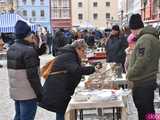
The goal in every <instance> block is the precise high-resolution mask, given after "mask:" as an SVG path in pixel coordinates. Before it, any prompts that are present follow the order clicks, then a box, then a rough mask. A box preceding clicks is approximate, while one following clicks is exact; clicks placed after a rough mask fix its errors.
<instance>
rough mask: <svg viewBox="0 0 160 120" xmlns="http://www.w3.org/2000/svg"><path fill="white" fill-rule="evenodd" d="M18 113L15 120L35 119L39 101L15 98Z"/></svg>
mask: <svg viewBox="0 0 160 120" xmlns="http://www.w3.org/2000/svg"><path fill="white" fill-rule="evenodd" d="M15 110H16V115H15V117H14V120H34V118H35V114H36V110H37V101H36V99H31V100H15Z"/></svg>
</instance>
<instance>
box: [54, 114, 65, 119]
mask: <svg viewBox="0 0 160 120" xmlns="http://www.w3.org/2000/svg"><path fill="white" fill-rule="evenodd" d="M64 114H65V113H64V112H56V120H64Z"/></svg>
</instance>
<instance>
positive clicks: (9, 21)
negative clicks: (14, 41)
mask: <svg viewBox="0 0 160 120" xmlns="http://www.w3.org/2000/svg"><path fill="white" fill-rule="evenodd" d="M18 20H22V21H25V22H26V23H27V24H28V25H29V26H30V27H31V29H32V31H36V29H37V26H36V25H35V24H31V23H29V22H28V21H27V20H25V19H24V18H23V17H22V16H20V15H18V14H16V13H6V14H2V15H0V32H4V33H9V32H14V26H15V24H16V22H17V21H18Z"/></svg>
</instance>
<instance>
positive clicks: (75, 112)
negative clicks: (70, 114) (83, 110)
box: [74, 110, 77, 120]
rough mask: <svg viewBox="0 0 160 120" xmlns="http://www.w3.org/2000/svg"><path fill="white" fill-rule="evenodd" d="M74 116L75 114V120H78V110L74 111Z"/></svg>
mask: <svg viewBox="0 0 160 120" xmlns="http://www.w3.org/2000/svg"><path fill="white" fill-rule="evenodd" d="M74 114H75V116H74V117H75V120H77V110H74Z"/></svg>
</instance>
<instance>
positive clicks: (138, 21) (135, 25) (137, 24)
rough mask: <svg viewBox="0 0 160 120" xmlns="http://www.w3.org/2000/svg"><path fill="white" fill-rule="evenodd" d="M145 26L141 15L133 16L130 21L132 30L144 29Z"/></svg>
mask: <svg viewBox="0 0 160 120" xmlns="http://www.w3.org/2000/svg"><path fill="white" fill-rule="evenodd" d="M143 27H144V24H143V21H142V18H141V15H140V14H133V15H132V16H131V17H130V20H129V28H130V29H140V28H143Z"/></svg>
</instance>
